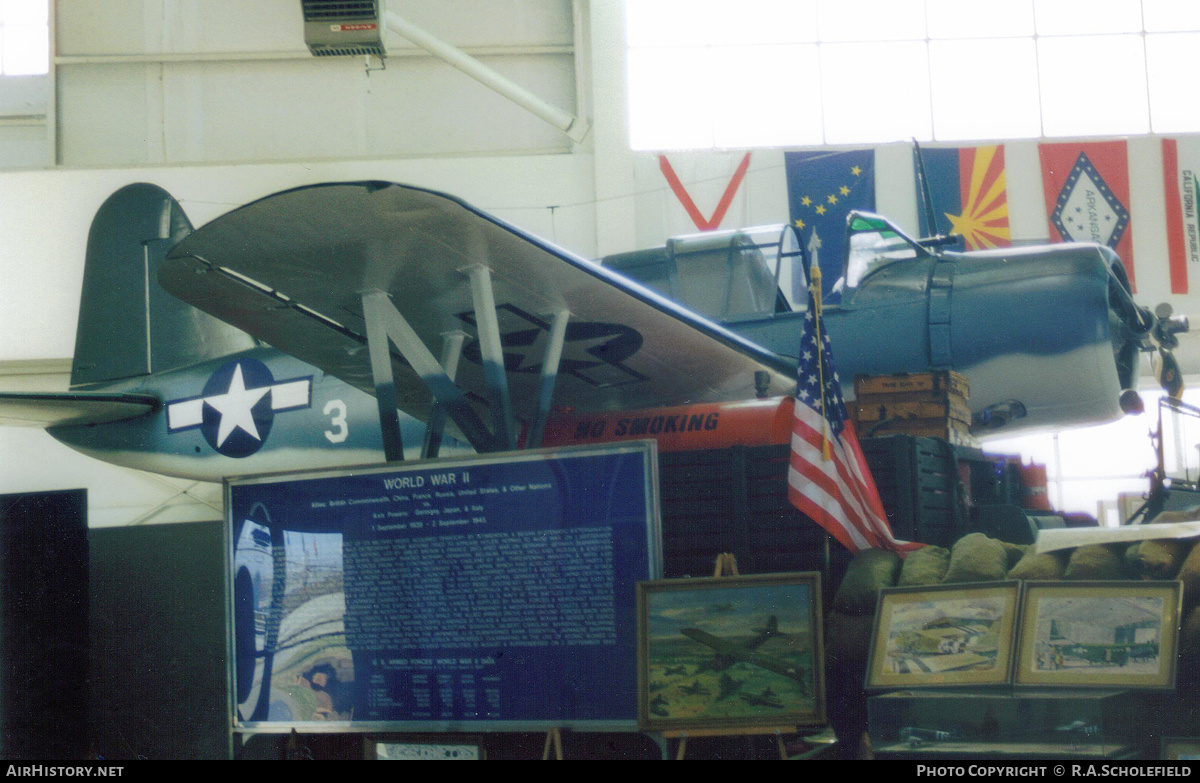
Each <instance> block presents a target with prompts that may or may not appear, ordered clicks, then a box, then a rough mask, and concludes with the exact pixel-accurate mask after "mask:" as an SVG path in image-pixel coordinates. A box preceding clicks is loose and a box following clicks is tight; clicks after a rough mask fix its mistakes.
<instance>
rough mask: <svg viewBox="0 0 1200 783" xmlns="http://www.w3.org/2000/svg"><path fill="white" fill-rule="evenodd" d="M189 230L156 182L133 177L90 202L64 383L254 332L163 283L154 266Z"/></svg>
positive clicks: (170, 358) (224, 345)
mask: <svg viewBox="0 0 1200 783" xmlns="http://www.w3.org/2000/svg"><path fill="white" fill-rule="evenodd" d="M191 231H192V224H191V222H190V221H189V220H188V218H187V215H186V214H184V211H183V208H182V207H181V206H180V205H179V202H177V201H176V200H175V199H174V198H172V197H171V195H170V194H169V193H167V192H166V191H165V190H163V189H162V188H160V187H158V186H157V185H151V184H147V183H136V184H132V185H126V186H125V187H123V188H121V189H120V190H118V191H116V192H115V193H113V194H112V195H111V196H109V197H108V199H107V200H106V201H105V202H104V204H102V205H101V206H100V209H99V210H97V212H96V216H95V218H93V220H92V227H91V231H90V232H89V233H88V246H87V258H86V261H85V264H84V272H83V291H82V297H81V300H80V305H79V322H78V325H77V328H76V332H75V359H74V363H73V364H72V367H71V387H72V388H76V387H86V386H89V385H92V384H97V383H102V382H106V381H115V380H121V379H125V378H135V377H138V376H142V375H149V374H150V373H152V372H160V371H163V370H169V369H173V368H176V367H183V366H186V365H189V364H194V363H196V362H199V361H203V360H205V359H212V358H216V357H219V356H224V355H226V354H229V353H233V352H235V351H239V350H243V349H245V348H250V347H253V346H254V340H253V338H251V337H250V336H249V335H247V334H246V333H245V332H242V331H240V330H238V329H236V328H234V327H232V326H229V325H228V324H226V323H223V322H221V321H219V320H217V319H216V318H213V317H212V316H210V315H208V314H207V313H203V312H201V311H200V310H197V309H196V308H194V307H192V306H191V305H189V304H186V303H184V302H183V301H181V300H179V299H176V298H175V297H173V296H171V295H170V294H168V293H167V292H166V291H164V290H163V289H162V288H161V287H160V286H159V284H158V267H159V265H160V264H161V263H162V260H163V258H164V257H165V256H166V253H167V251H168V250H170V249H171V248H172V247H174V246H175V244H176V243H177V242H179V241H180V240H182V239H183V238H184V237H186V236H187V235H188V234H190V233H191Z"/></svg>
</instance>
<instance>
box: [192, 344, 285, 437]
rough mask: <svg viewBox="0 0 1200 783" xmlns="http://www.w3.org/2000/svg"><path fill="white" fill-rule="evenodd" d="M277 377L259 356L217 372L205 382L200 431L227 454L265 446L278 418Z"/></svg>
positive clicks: (241, 360) (243, 360)
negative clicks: (274, 401)
mask: <svg viewBox="0 0 1200 783" xmlns="http://www.w3.org/2000/svg"><path fill="white" fill-rule="evenodd" d="M274 383H275V378H274V376H272V375H271V370H270V369H268V367H267V365H265V364H263V363H262V362H260V361H259V360H257V359H250V358H242V359H238V360H237V361H235V362H230V363H229V364H226V365H224V366H222V367H221V368H220V369H218V370H217V371H216V372H214V373H213V374H212V375H211V376H210V377H209V379H208V383H206V384H205V385H204V395H203V397H204V410H203V413H202V417H203V419H202V422H201V424H200V432H202V433H203V434H204V439H205V440H207V441H208V445H210V446H212V447H213V448H214V449H216V450H217V451H218V452H220V453H221V454H224V455H225V456H227V457H237V458H241V457H248V456H250V455H251V454H253V453H254V452H256V451H258V450H259V449H260V448H262V445H263V444H264V443H266V441H267V435H268V434H270V432H271V423H272V422H273V421H274V419H275V414H274V411H273V410H272V408H271V387H272V385H273V384H274Z"/></svg>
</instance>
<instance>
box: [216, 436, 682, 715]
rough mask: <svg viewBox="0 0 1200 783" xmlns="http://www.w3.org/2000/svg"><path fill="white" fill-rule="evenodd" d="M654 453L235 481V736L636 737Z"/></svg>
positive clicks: (490, 460) (573, 452)
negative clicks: (623, 731) (550, 730)
mask: <svg viewBox="0 0 1200 783" xmlns="http://www.w3.org/2000/svg"><path fill="white" fill-rule="evenodd" d="M656 487H657V469H656V460H655V451H654V444H653V442H649V441H646V442H634V443H625V444H614V445H606V446H594V447H587V448H582V449H580V448H570V449H557V450H546V451H529V452H508V453H504V454H491V455H484V456H478V457H469V458H462V459H451V460H435V461H429V462H416V463H411V464H405V463H395V464H390V465H386V466H380V467H372V468H365V469H355V470H347V471H332V472H331V471H325V472H316V473H300V474H289V475H283V476H270V477H256V478H252V479H244V480H231V481H229V482H228V483H227V486H226V509H227V528H228V532H229V547H230V564H231V580H230V584H231V590H230V607H231V612H230V616H231V622H230V633H231V645H230V646H231V655H230V660H231V662H232V668H233V673H232V681H233V686H234V687H233V688H232V691H233V699H232V701H233V705H232V708H233V711H234V725H235V727H240V728H245V729H248V730H253V729H260V730H273V729H276V728H286V727H302V728H303V729H304V730H305V731H312V730H320V729H321V728H322V727H324V728H329V729H338V730H345V729H347V728H351V729H359V728H361V729H363V730H376V729H406V730H407V729H411V730H430V729H437V730H450V729H457V728H464V729H472V728H473V729H480V728H486V729H497V730H499V729H505V730H518V729H539V728H545V727H551V726H559V727H575V728H581V729H586V728H589V727H595V728H608V729H614V728H622V727H628V728H634V727H635V726H636V721H637V603H636V590H637V583H638V582H639V581H643V580H647V579H654V578H658V577H660V576H661V571H662V567H661V553H660V544H659V541H660V532H659V519H658V499H657V490H656Z"/></svg>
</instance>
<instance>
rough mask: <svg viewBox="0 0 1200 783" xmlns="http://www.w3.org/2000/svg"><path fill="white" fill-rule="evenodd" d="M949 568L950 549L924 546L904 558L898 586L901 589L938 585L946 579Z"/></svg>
mask: <svg viewBox="0 0 1200 783" xmlns="http://www.w3.org/2000/svg"><path fill="white" fill-rule="evenodd" d="M949 567H950V550H949V549H946V548H945V547H941V546H923V547H921V548H920V549H914V550H913V551H911V552H909V553H908V557H906V558H904V565H902V566H900V579H899V580H898V581H897V584H898V585H900V586H901V587H907V586H917V585H936V584H939V583H940V582H941V581H942V579H944V578H945V576H946V570H947V569H948V568H949Z"/></svg>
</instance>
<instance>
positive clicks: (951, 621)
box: [866, 582, 1020, 689]
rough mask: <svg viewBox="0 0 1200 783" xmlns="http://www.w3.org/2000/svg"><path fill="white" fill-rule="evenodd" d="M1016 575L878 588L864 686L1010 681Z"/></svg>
mask: <svg viewBox="0 0 1200 783" xmlns="http://www.w3.org/2000/svg"><path fill="white" fill-rule="evenodd" d="M1019 588H1020V583H1019V582H984V583H980V584H975V585H966V584H952V585H938V586H934V587H924V586H922V587H897V588H890V589H886V590H882V591H880V595H879V606H878V608H877V610H876V615H875V631H874V634H873V636H872V639H871V655H870V659H869V665H868V668H867V683H866V684H867V688H869V689H882V688H928V687H940V686H950V687H958V686H983V685H1004V684H1007V683H1008V682H1009V678H1010V672H1011V670H1012V660H1013V637H1014V634H1015V631H1016V627H1017V612H1018V610H1019V608H1020V604H1019V600H1018V598H1019Z"/></svg>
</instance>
